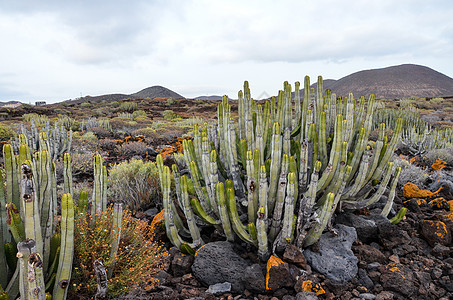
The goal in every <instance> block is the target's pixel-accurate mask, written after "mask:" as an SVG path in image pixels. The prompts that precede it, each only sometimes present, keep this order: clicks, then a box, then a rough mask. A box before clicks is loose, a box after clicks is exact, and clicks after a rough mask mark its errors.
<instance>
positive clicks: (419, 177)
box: [393, 157, 429, 189]
mask: <svg viewBox="0 0 453 300" xmlns="http://www.w3.org/2000/svg"><path fill="white" fill-rule="evenodd" d="M393 163H394V165H395V166H396V167H401V173H400V177H399V178H398V185H397V186H398V188H399V189H402V188H403V186H404V185H405V184H406V183H408V182H412V183H414V184H416V185H417V186H419V187H422V186H425V184H426V182H427V180H428V178H429V175H428V174H427V173H426V172H425V171H424V170H422V169H421V168H419V167H417V166H415V165H413V164H411V163H410V162H409V161H407V160H405V159H402V158H400V157H395V158H394V160H393Z"/></svg>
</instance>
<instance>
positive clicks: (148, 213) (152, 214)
mask: <svg viewBox="0 0 453 300" xmlns="http://www.w3.org/2000/svg"><path fill="white" fill-rule="evenodd" d="M144 213H145V215H146V217H148V218H151V219H152V218H154V217H155V216H156V215H157V214H158V213H159V210H158V209H157V208H156V207H153V208H150V209H147V210H145V212H144Z"/></svg>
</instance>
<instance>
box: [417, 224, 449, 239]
mask: <svg viewBox="0 0 453 300" xmlns="http://www.w3.org/2000/svg"><path fill="white" fill-rule="evenodd" d="M422 234H423V235H424V236H425V238H426V239H427V241H428V242H429V243H430V244H431V245H434V244H435V243H436V242H437V243H440V244H442V245H448V244H449V243H451V232H450V230H448V228H447V225H446V224H445V223H444V222H442V221H438V220H424V221H423V223H422Z"/></svg>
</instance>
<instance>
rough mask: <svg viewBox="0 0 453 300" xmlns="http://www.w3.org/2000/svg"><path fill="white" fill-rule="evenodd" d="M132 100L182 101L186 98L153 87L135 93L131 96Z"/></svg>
mask: <svg viewBox="0 0 453 300" xmlns="http://www.w3.org/2000/svg"><path fill="white" fill-rule="evenodd" d="M129 97H131V98H135V99H144V98H148V97H149V98H158V97H159V98H177V99H182V98H184V97H183V96H181V95H180V94H178V93H175V92H173V91H172V90H169V89H167V88H165V87H163V86H159V85H156V86H152V87H149V88H146V89H143V90H141V91H140V92H137V93H134V94H131V95H129Z"/></svg>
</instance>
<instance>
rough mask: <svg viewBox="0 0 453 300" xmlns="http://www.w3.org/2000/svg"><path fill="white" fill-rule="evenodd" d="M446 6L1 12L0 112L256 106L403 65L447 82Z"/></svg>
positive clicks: (54, 5)
mask: <svg viewBox="0 0 453 300" xmlns="http://www.w3.org/2000/svg"><path fill="white" fill-rule="evenodd" d="M452 16H453V1H451V0H443V1H442V0H429V1H426V0H425V1H421V0H420V1H419V0H414V1H411V0H399V1H394V0H377V1H368V0H355V1H336V0H330V1H329V0H313V1H307V0H305V1H300V0H299V1H296V0H294V1H285V0H281V1H266V0H256V1H245V0H242V1H235V0H230V1H213V0H204V1H203V0H194V1H190V0H184V1H183V0H181V1H168V0H162V1H145V0H143V1H134V0H127V1H126V0H124V1H120V0H102V1H85V0H77V1H61V0H52V1H36V0H33V1H21V0H14V1H6V0H5V1H1V2H0V101H8V100H20V101H23V102H32V103H33V102H34V101H36V100H44V101H47V102H48V103H53V102H59V101H62V100H66V99H74V98H77V97H80V96H86V95H91V96H95V95H101V94H108V93H125V94H130V93H134V92H137V91H139V90H141V89H143V88H146V87H149V86H153V85H162V86H165V87H167V88H169V89H171V90H173V91H175V92H177V93H179V94H181V95H183V96H185V97H196V96H202V95H213V94H216V95H224V94H226V95H229V96H230V97H232V98H236V96H237V91H238V90H240V89H241V88H242V84H243V81H244V80H248V81H249V82H250V87H251V90H252V97H255V98H260V97H262V96H264V95H266V94H269V95H273V94H276V91H278V90H279V89H281V87H282V84H283V81H285V80H288V81H289V82H290V83H293V82H295V81H301V82H302V81H303V78H304V76H305V75H310V76H311V78H312V81H314V80H315V79H316V76H317V75H322V76H323V77H324V78H325V79H327V78H332V79H339V78H341V77H343V76H346V75H349V74H351V73H353V72H357V71H360V70H365V69H373V68H382V67H387V66H392V65H399V64H404V63H413V64H419V65H424V66H428V67H430V68H432V69H434V70H437V71H439V72H441V73H444V74H446V75H447V76H449V77H453V17H452Z"/></svg>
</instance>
